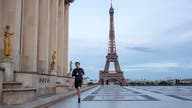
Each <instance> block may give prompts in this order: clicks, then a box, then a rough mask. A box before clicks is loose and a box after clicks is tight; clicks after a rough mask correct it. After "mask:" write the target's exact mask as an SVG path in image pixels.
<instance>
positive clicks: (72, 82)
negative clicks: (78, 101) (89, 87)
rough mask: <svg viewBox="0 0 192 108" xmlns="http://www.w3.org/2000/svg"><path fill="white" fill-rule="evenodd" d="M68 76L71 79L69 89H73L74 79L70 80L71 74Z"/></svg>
mask: <svg viewBox="0 0 192 108" xmlns="http://www.w3.org/2000/svg"><path fill="white" fill-rule="evenodd" d="M68 76H69V77H71V78H70V79H69V89H73V88H74V79H72V74H71V73H69V74H68Z"/></svg>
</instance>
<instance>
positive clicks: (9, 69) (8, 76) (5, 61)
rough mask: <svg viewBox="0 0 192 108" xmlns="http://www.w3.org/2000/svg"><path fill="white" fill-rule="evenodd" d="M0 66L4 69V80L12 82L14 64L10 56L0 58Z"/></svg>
mask: <svg viewBox="0 0 192 108" xmlns="http://www.w3.org/2000/svg"><path fill="white" fill-rule="evenodd" d="M0 67H2V68H4V69H5V73H4V82H13V79H14V75H13V74H14V73H13V71H14V65H13V59H12V58H11V57H4V58H1V59H0Z"/></svg>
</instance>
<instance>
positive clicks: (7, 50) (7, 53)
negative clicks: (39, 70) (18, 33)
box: [4, 25, 14, 56]
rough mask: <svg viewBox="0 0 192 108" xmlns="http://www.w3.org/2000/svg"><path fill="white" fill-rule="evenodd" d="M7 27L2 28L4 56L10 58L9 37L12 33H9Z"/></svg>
mask: <svg viewBox="0 0 192 108" xmlns="http://www.w3.org/2000/svg"><path fill="white" fill-rule="evenodd" d="M9 29H10V27H9V25H6V26H5V28H4V37H5V38H4V55H5V56H11V53H12V46H11V40H10V37H11V35H13V34H14V33H10V32H9Z"/></svg>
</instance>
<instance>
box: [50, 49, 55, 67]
mask: <svg viewBox="0 0 192 108" xmlns="http://www.w3.org/2000/svg"><path fill="white" fill-rule="evenodd" d="M55 64H56V51H54V53H53V55H52V61H51V70H54V68H55Z"/></svg>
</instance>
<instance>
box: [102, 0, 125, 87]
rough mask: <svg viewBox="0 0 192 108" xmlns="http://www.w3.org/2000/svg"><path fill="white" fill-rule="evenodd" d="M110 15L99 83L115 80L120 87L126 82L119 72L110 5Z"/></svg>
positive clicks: (112, 13)
mask: <svg viewBox="0 0 192 108" xmlns="http://www.w3.org/2000/svg"><path fill="white" fill-rule="evenodd" d="M109 15H110V29H109V45H108V54H107V56H106V63H105V68H104V71H100V81H101V82H103V81H105V80H109V79H115V80H118V81H120V82H121V84H122V85H126V80H125V78H124V76H123V72H122V71H121V68H120V65H119V62H118V55H117V53H116V44H115V29H114V8H113V6H112V3H111V8H110V9H109ZM110 63H114V67H115V71H110V70H109V67H110Z"/></svg>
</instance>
